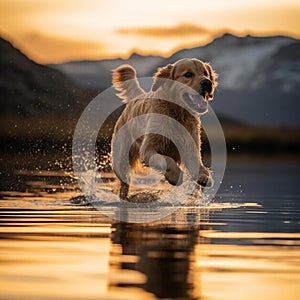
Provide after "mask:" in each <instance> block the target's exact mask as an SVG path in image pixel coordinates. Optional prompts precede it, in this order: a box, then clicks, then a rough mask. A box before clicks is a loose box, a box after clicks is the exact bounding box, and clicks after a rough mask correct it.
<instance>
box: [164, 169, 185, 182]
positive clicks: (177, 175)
mask: <svg viewBox="0 0 300 300" xmlns="http://www.w3.org/2000/svg"><path fill="white" fill-rule="evenodd" d="M165 178H166V180H167V181H168V182H169V183H170V184H171V185H177V186H178V185H181V184H182V182H183V172H182V171H181V170H179V169H178V170H167V171H166V173H165Z"/></svg>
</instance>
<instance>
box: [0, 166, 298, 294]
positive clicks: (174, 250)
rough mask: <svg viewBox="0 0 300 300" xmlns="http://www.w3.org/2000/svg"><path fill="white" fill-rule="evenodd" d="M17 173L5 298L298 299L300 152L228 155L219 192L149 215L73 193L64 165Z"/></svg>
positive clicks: (6, 223) (7, 216) (7, 232)
mask: <svg viewBox="0 0 300 300" xmlns="http://www.w3.org/2000/svg"><path fill="white" fill-rule="evenodd" d="M14 175H15V178H16V180H19V182H20V183H21V184H20V188H19V189H17V190H10V191H2V192H1V201H0V207H1V228H0V235H1V248H0V260H1V264H0V278H1V279H0V282H1V283H0V299H5V300H8V299H45V300H46V299H47V300H48V299H49V300H50V299H51V300H52V299H59V300H64V299H72V300H77V299H86V300H89V299H97V300H99V299H100V300H102V299H124V300H125V299H126V300H128V299H205V300H217V299H222V300H223V299H228V300H229V299H230V300H233V299H239V300H240V299H251V300H253V299H264V300H265V299H272V300H275V299H278V300H279V299H280V300H281V299H295V300H296V299H299V295H300V231H299V228H300V192H299V184H300V164H299V161H283V160H280V161H279V162H278V161H276V160H255V161H247V160H244V161H238V160H237V161H235V160H231V162H230V163H229V164H228V166H227V169H226V174H225V177H224V180H223V183H222V185H221V188H220V190H219V191H218V193H217V195H216V198H215V200H214V201H213V202H211V203H210V204H208V205H207V206H198V205H194V206H193V205H190V206H186V207H182V208H180V209H176V210H175V211H174V212H173V213H172V215H170V216H167V217H166V218H164V219H163V220H161V221H156V222H152V223H150V224H129V223H122V222H118V221H114V220H112V219H111V218H109V217H108V216H106V215H103V214H101V213H99V211H97V210H95V209H94V208H93V207H92V206H89V205H86V204H83V203H74V202H76V201H73V202H71V201H70V199H77V198H74V197H76V196H78V195H80V191H79V190H78V189H77V187H76V185H74V184H73V182H72V181H71V180H70V178H69V176H68V174H66V173H65V172H63V171H55V172H53V171H46V170H40V171H35V172H32V171H27V170H19V171H16V172H15V174H14ZM112 216H113V215H112Z"/></svg>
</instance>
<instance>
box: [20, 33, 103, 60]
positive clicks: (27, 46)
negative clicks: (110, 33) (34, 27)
mask: <svg viewBox="0 0 300 300" xmlns="http://www.w3.org/2000/svg"><path fill="white" fill-rule="evenodd" d="M17 42H18V44H19V46H20V48H21V49H22V50H24V52H25V53H26V54H28V55H29V56H30V57H33V58H34V60H36V61H38V62H42V63H43V62H47V63H48V62H58V61H65V60H74V59H83V58H87V57H89V58H96V57H99V56H101V54H102V52H103V51H105V50H106V49H105V48H106V47H105V46H104V45H103V44H101V43H99V42H94V41H82V40H77V39H73V38H68V37H62V36H54V35H47V34H42V33H38V32H30V33H27V34H24V35H22V36H21V37H19V38H18V41H17Z"/></svg>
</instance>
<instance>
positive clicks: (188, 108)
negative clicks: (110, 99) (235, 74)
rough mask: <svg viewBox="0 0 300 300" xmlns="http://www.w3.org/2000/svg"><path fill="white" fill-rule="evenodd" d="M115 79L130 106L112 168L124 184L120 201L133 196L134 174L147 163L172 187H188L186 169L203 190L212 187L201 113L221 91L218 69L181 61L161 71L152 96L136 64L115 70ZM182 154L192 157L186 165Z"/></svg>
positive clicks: (118, 130) (120, 124) (115, 142)
mask: <svg viewBox="0 0 300 300" xmlns="http://www.w3.org/2000/svg"><path fill="white" fill-rule="evenodd" d="M112 77H113V78H112V83H113V86H114V87H115V89H117V90H118V91H120V93H119V94H118V96H119V97H120V98H121V99H122V100H123V102H124V103H125V104H126V105H125V108H124V110H123V112H122V114H121V116H120V117H119V119H118V120H117V122H116V125H115V128H114V134H113V138H112V164H113V169H114V172H115V173H116V175H117V177H118V178H119V180H120V182H121V187H120V192H119V196H120V198H121V199H127V198H128V191H129V178H128V176H129V171H130V170H131V169H133V170H135V169H137V168H138V166H139V165H141V164H142V165H143V166H146V167H150V168H153V169H154V170H156V171H159V172H161V173H162V174H164V177H165V179H166V180H167V181H168V182H169V183H170V184H171V185H180V184H181V183H182V181H183V170H182V167H183V168H185V169H186V170H187V172H188V173H189V174H190V175H191V176H192V179H193V180H195V181H196V182H197V184H198V185H199V186H201V187H211V186H212V185H213V179H212V176H211V172H210V170H209V169H208V168H206V167H205V166H204V165H203V163H202V159H201V136H200V135H201V122H200V115H201V114H204V113H206V112H207V108H208V101H210V100H212V99H213V96H214V91H215V88H216V87H217V81H216V79H217V74H216V73H215V71H214V70H213V69H212V67H211V66H210V65H209V64H208V63H205V62H203V61H201V60H198V59H196V58H192V59H188V58H184V59H181V60H179V61H177V62H175V63H174V64H169V65H167V66H165V67H163V68H159V69H158V70H157V72H156V73H155V74H154V78H153V84H152V87H151V90H150V91H149V92H145V91H144V90H143V89H142V88H141V87H140V84H139V82H138V80H137V75H136V71H135V69H134V68H133V67H131V66H130V65H122V66H120V67H118V68H117V69H115V70H113V76H112ZM160 116H161V117H160ZM172 120H173V121H172ZM176 124H179V125H180V126H177V125H176ZM180 127H183V128H184V129H182V128H180ZM179 129H181V132H179V131H180V130H179ZM189 137H190V139H189ZM191 140H192V143H191ZM179 148H180V149H179ZM182 152H187V153H188V159H185V161H183V159H182V157H181V156H182ZM197 165H198V168H197V173H196V174H195V171H194V170H193V168H194V167H195V166H197Z"/></svg>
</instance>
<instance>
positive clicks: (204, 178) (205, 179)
mask: <svg viewBox="0 0 300 300" xmlns="http://www.w3.org/2000/svg"><path fill="white" fill-rule="evenodd" d="M197 183H198V184H199V185H201V186H202V187H204V188H211V187H212V186H213V185H214V180H213V179H212V177H211V175H210V174H201V175H200V176H199V178H198V180H197Z"/></svg>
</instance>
